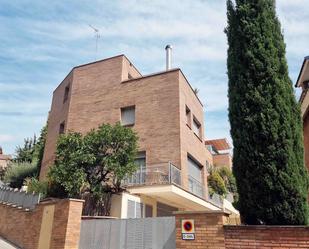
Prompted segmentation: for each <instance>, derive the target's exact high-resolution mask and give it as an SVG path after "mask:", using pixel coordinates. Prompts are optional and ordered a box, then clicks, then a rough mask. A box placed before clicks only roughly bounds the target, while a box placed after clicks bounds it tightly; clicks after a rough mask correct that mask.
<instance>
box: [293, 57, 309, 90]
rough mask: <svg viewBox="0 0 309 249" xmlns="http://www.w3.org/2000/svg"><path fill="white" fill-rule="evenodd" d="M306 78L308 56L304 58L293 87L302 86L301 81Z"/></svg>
mask: <svg viewBox="0 0 309 249" xmlns="http://www.w3.org/2000/svg"><path fill="white" fill-rule="evenodd" d="M307 80H309V56H306V57H305V58H304V61H303V64H302V66H301V69H300V72H299V75H298V78H297V81H296V83H295V87H302V84H303V82H304V81H307Z"/></svg>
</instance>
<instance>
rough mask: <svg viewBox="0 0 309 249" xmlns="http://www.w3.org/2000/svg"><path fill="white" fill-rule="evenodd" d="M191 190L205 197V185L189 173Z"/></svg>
mask: <svg viewBox="0 0 309 249" xmlns="http://www.w3.org/2000/svg"><path fill="white" fill-rule="evenodd" d="M188 183H189V191H190V192H191V193H193V194H195V195H197V196H199V197H201V198H203V199H205V187H204V186H203V184H202V183H201V182H199V181H198V180H196V179H194V178H193V177H192V176H190V175H188Z"/></svg>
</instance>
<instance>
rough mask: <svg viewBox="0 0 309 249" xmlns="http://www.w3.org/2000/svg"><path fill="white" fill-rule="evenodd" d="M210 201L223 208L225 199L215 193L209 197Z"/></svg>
mask: <svg viewBox="0 0 309 249" xmlns="http://www.w3.org/2000/svg"><path fill="white" fill-rule="evenodd" d="M208 201H209V202H210V203H212V204H214V205H216V206H218V207H221V208H222V207H223V199H222V197H221V196H220V195H218V194H216V193H214V194H212V195H209V196H208Z"/></svg>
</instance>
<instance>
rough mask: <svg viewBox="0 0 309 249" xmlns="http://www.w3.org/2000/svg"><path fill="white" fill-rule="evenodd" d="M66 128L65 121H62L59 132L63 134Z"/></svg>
mask: <svg viewBox="0 0 309 249" xmlns="http://www.w3.org/2000/svg"><path fill="white" fill-rule="evenodd" d="M64 128H65V122H62V123H61V124H60V125H59V134H63V133H64Z"/></svg>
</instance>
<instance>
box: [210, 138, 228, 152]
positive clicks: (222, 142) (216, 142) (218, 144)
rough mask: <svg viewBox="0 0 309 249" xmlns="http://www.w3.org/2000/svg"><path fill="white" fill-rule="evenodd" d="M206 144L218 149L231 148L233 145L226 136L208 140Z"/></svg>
mask: <svg viewBox="0 0 309 249" xmlns="http://www.w3.org/2000/svg"><path fill="white" fill-rule="evenodd" d="M205 144H206V145H212V146H213V147H215V149H216V150H229V149H231V146H230V144H229V142H228V141H227V140H226V138H220V139H212V140H206V141H205Z"/></svg>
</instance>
